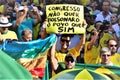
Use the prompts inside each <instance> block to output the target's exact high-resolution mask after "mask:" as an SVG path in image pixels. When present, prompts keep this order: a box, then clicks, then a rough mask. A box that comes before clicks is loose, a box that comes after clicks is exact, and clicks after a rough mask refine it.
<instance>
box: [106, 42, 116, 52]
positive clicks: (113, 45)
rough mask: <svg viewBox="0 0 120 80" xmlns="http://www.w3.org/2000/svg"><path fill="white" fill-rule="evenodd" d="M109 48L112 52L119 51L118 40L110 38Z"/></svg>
mask: <svg viewBox="0 0 120 80" xmlns="http://www.w3.org/2000/svg"><path fill="white" fill-rule="evenodd" d="M108 48H109V49H110V50H111V53H112V54H114V53H116V51H117V42H116V41H114V40H110V41H109V43H108Z"/></svg>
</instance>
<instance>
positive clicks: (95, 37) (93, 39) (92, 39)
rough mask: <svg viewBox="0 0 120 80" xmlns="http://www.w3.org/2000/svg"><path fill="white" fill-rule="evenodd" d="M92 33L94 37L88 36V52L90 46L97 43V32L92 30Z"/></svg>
mask: <svg viewBox="0 0 120 80" xmlns="http://www.w3.org/2000/svg"><path fill="white" fill-rule="evenodd" d="M93 33H94V35H91V36H90V37H91V40H90V43H89V44H88V46H87V49H88V50H90V49H91V48H92V46H93V45H94V44H95V42H96V41H97V38H98V32H97V30H94V31H93Z"/></svg>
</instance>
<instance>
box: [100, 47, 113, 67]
mask: <svg viewBox="0 0 120 80" xmlns="http://www.w3.org/2000/svg"><path fill="white" fill-rule="evenodd" d="M110 56H111V51H110V49H109V48H108V47H103V48H101V50H100V58H101V64H104V65H112V62H111V61H110Z"/></svg>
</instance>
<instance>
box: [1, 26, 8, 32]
mask: <svg viewBox="0 0 120 80" xmlns="http://www.w3.org/2000/svg"><path fill="white" fill-rule="evenodd" d="M7 31H8V27H1V28H0V32H1V33H2V34H4V33H6V32H7Z"/></svg>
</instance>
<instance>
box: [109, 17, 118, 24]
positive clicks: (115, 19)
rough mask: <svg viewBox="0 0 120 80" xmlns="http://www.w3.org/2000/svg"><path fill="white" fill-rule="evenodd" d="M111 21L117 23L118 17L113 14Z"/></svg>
mask: <svg viewBox="0 0 120 80" xmlns="http://www.w3.org/2000/svg"><path fill="white" fill-rule="evenodd" d="M110 21H111V23H112V24H114V23H116V22H117V17H116V16H115V15H111V17H110Z"/></svg>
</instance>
